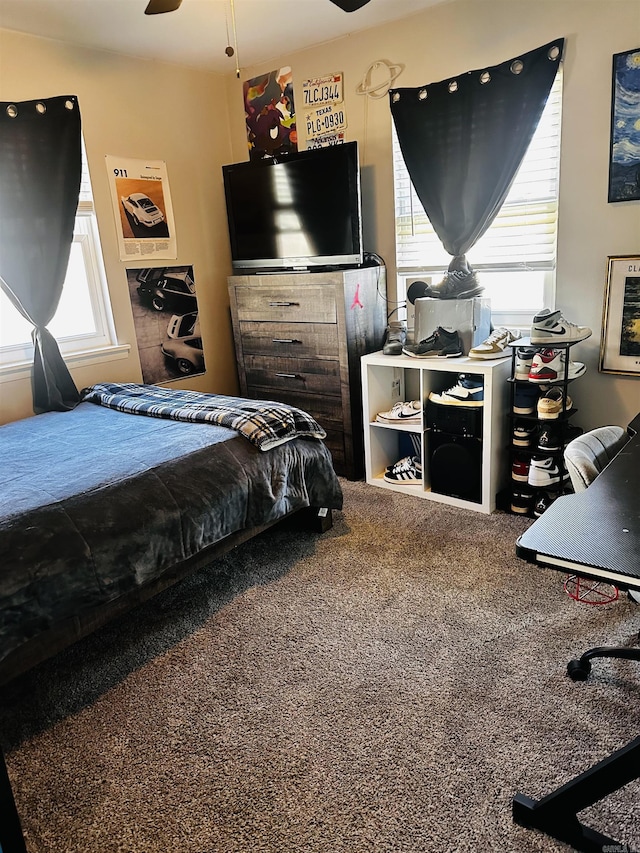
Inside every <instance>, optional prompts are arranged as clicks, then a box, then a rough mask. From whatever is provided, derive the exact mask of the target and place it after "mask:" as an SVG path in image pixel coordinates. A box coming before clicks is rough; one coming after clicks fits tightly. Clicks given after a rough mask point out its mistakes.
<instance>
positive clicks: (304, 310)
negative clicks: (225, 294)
mask: <svg viewBox="0 0 640 853" xmlns="http://www.w3.org/2000/svg"><path fill="white" fill-rule="evenodd" d="M236 303H237V306H238V320H240V321H241V322H242V321H243V320H259V321H262V322H268V323H336V322H337V316H338V315H337V310H336V297H335V290H334V288H333V287H326V286H325V287H323V286H321V285H320V286H310V287H298V288H296V287H292V286H290V285H289V286H281V287H278V286H276V285H274V286H273V287H236Z"/></svg>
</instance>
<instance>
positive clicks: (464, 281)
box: [426, 255, 484, 299]
mask: <svg viewBox="0 0 640 853" xmlns="http://www.w3.org/2000/svg"><path fill="white" fill-rule="evenodd" d="M483 290H484V287H482V285H479V284H478V278H477V276H476V274H475V272H474V271H473V270H472V269H471V267H470V266H469V264H468V262H467V259H466V258H465V256H464V255H458V256H457V257H455V258H454V259H453V260H452V261H451V263H450V264H449V269H448V270H447V272H446V273H445V276H444V278H443V279H442V281H439V282H438V284H434V285H430V286H429V288H428V290H427V293H426V295H427V296H430V297H432V298H433V299H471V297H473V296H479V294H481V293H482V291H483Z"/></svg>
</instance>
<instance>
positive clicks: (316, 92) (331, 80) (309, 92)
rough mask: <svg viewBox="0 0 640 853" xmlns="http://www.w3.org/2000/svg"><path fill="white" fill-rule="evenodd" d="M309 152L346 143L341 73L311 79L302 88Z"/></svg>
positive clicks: (345, 118)
mask: <svg viewBox="0 0 640 853" xmlns="http://www.w3.org/2000/svg"><path fill="white" fill-rule="evenodd" d="M302 97H303V103H304V109H305V122H304V128H305V132H306V137H307V148H308V149H310V148H324V147H326V146H328V145H340V143H342V142H344V129H345V128H346V126H347V115H346V112H345V109H344V103H343V101H344V89H343V77H342V73H341V72H339V73H334V74H327V75H325V76H324V77H312V78H310V79H309V80H305V81H304V82H303V84H302Z"/></svg>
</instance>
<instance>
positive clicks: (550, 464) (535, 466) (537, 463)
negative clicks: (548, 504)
mask: <svg viewBox="0 0 640 853" xmlns="http://www.w3.org/2000/svg"><path fill="white" fill-rule="evenodd" d="M566 476H568V474H566V473H565V470H564V466H562V467H561V466H560V465H559V464H558V462H557V461H556V460H555V459H554V458H553V456H532V457H531V465H530V466H529V480H528V482H529V485H530V486H536V487H537V488H539V487H541V486H542V487H543V488H544V487H545V486H552V485H553V484H554V483H561V482H562V481H563V480H564V479H565V477H566Z"/></svg>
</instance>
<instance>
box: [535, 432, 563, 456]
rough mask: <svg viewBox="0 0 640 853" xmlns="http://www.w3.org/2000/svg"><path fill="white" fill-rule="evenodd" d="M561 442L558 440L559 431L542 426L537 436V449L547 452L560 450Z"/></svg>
mask: <svg viewBox="0 0 640 853" xmlns="http://www.w3.org/2000/svg"><path fill="white" fill-rule="evenodd" d="M561 446H562V442H561V440H560V432H559V430H558V429H557V428H554V427H544V429H543V430H542V431H541V433H540V435H539V436H538V450H545V451H547V452H548V453H552V452H554V451H557V450H560V449H561Z"/></svg>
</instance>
